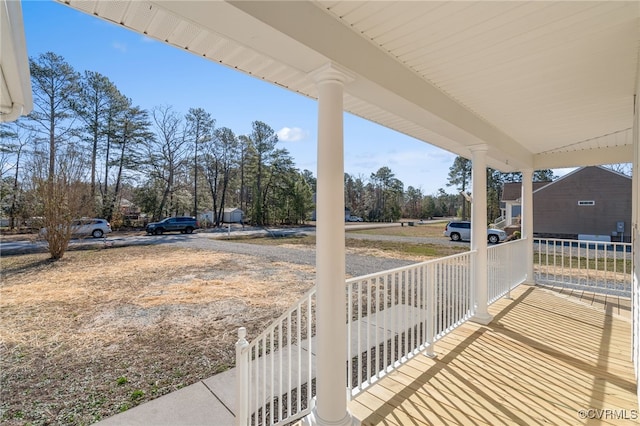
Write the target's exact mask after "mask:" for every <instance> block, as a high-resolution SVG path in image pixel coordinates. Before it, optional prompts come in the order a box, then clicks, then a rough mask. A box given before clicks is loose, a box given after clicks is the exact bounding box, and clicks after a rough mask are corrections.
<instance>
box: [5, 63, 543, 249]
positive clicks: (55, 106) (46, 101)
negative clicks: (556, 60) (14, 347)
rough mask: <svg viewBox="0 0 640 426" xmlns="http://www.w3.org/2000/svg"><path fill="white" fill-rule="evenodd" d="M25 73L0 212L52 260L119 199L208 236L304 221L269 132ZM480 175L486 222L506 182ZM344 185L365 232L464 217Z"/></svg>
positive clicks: (61, 74) (39, 72)
mask: <svg viewBox="0 0 640 426" xmlns="http://www.w3.org/2000/svg"><path fill="white" fill-rule="evenodd" d="M29 65H30V71H31V79H32V90H33V98H34V109H33V111H32V112H31V113H30V114H29V115H28V116H27V117H23V118H21V119H19V120H18V121H16V122H15V123H10V124H6V123H5V124H2V127H1V128H0V140H1V144H0V177H1V181H0V202H1V207H2V210H3V216H5V217H8V218H9V219H10V226H11V227H12V228H16V227H18V226H19V225H20V224H21V223H25V222H26V221H29V220H32V219H33V218H41V223H39V224H38V225H39V226H44V227H46V228H47V229H50V230H53V232H48V233H47V235H46V239H47V242H48V243H49V250H50V252H51V255H52V257H54V258H59V257H62V255H63V253H64V251H65V249H66V245H67V244H68V240H69V238H70V224H71V221H72V219H74V218H79V217H103V218H105V219H107V220H109V221H110V222H111V223H112V225H113V226H114V227H115V228H118V227H120V226H122V225H127V224H128V223H127V221H128V220H130V218H129V217H127V216H126V215H124V214H123V210H122V209H121V207H120V206H121V205H122V200H123V199H127V200H129V201H131V202H132V203H133V204H134V205H136V206H138V207H139V209H140V210H141V212H142V214H143V215H145V217H147V218H148V220H157V219H161V218H163V217H166V216H175V215H191V216H196V217H199V216H200V214H201V213H203V212H205V211H210V212H213V215H212V216H211V218H212V220H211V223H210V225H211V226H219V225H220V224H221V222H222V220H223V211H224V208H225V207H237V208H240V209H241V210H242V211H243V212H244V213H245V218H246V220H247V221H248V222H249V223H252V224H255V225H258V226H264V225H273V224H298V223H301V222H303V221H305V220H308V219H310V218H311V217H312V213H313V210H314V200H313V194H314V193H315V190H316V188H315V187H316V179H315V178H314V176H313V173H312V172H311V171H309V170H302V171H301V170H299V169H297V168H296V167H295V164H294V161H293V158H292V157H291V155H290V154H289V152H288V151H287V150H286V149H284V148H281V147H280V146H279V145H278V136H277V134H276V132H275V131H274V130H273V129H272V128H271V127H270V126H269V125H268V124H266V123H264V122H261V121H254V122H253V123H252V126H251V132H250V133H249V134H245V135H237V134H235V133H234V131H233V130H232V129H230V128H228V127H217V126H216V124H217V123H216V120H215V118H213V117H212V115H211V114H210V113H209V112H207V111H205V110H204V109H203V108H190V109H189V110H188V112H187V113H186V114H184V115H182V114H180V113H179V112H177V111H175V110H174V109H173V108H172V107H171V106H167V105H161V106H154V107H152V108H151V109H150V110H147V109H145V108H143V107H141V106H139V105H136V104H135V103H134V102H133V100H132V99H131V98H129V97H127V96H126V95H125V94H123V93H122V92H121V91H120V90H119V89H118V88H117V87H116V85H115V84H114V83H113V82H112V81H111V80H109V78H108V77H106V76H104V75H101V74H100V73H98V72H94V71H84V72H83V73H80V72H77V71H76V70H75V69H74V68H73V67H72V66H71V65H70V64H69V63H67V62H66V61H65V60H64V58H63V57H61V56H59V55H57V54H55V53H53V52H47V53H44V54H41V55H39V56H38V57H36V58H30V60H29ZM470 170H471V169H470V161H469V160H466V159H464V158H462V157H458V158H456V160H455V161H454V164H453V165H452V167H451V169H450V174H449V183H448V185H449V186H456V187H457V189H458V190H459V191H465V190H466V189H467V187H468V182H469V180H470V176H471V175H470V173H471V172H470ZM487 173H488V182H489V185H488V190H489V196H490V201H489V203H488V208H489V209H490V212H488V213H489V217H497V215H499V200H500V198H499V197H500V191H501V185H502V183H503V182H505V181H508V180H509V179H516V178H517V176H516V175H513V176H509V175H505V174H501V173H499V172H496V171H492V170H490V169H489V170H488V171H487ZM540 176H541V177H545V178H552V177H553V176H552V174H551V175H548V174H546V175H544V173H543V174H542V175H540ZM344 182H345V205H346V207H347V208H348V209H349V210H350V212H351V214H352V215H358V216H361V217H363V218H365V220H368V221H382V222H392V221H397V220H399V219H400V218H401V217H409V218H428V217H435V216H455V215H458V216H460V215H461V216H462V217H466V216H467V214H466V211H467V206H466V203H465V201H464V199H463V198H462V197H460V196H458V195H451V194H447V193H446V191H445V190H444V189H439V191H438V193H437V194H432V195H427V194H424V193H423V192H422V190H421V189H420V188H415V187H413V186H409V187H408V188H407V189H406V190H405V189H404V184H403V183H402V182H401V181H400V180H399V179H397V178H396V177H395V175H394V173H393V171H392V170H391V169H390V168H388V167H381V168H380V169H379V170H377V171H376V172H374V173H372V174H371V175H370V176H369V177H368V178H365V177H355V176H351V175H349V174H345V179H344Z"/></svg>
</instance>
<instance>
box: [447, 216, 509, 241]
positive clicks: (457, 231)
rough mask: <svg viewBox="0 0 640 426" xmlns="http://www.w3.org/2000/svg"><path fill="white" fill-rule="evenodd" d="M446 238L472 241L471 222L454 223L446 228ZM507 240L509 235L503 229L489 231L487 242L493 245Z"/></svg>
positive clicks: (450, 223) (448, 224) (490, 229)
mask: <svg viewBox="0 0 640 426" xmlns="http://www.w3.org/2000/svg"><path fill="white" fill-rule="evenodd" d="M444 236H445V237H449V238H451V241H461V240H464V241H471V222H467V221H452V222H449V223H447V226H446V227H445V228H444ZM505 239H507V233H506V232H504V231H503V230H501V229H492V228H489V229H487V240H488V241H489V242H490V243H491V244H497V243H498V241H504V240H505Z"/></svg>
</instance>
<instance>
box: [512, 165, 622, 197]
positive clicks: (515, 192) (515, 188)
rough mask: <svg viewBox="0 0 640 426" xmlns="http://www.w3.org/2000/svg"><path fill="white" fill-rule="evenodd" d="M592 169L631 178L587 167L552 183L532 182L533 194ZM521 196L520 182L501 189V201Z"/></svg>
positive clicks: (604, 168) (613, 171)
mask: <svg viewBox="0 0 640 426" xmlns="http://www.w3.org/2000/svg"><path fill="white" fill-rule="evenodd" d="M592 168H596V169H598V170H602V171H604V172H606V173H610V174H611V175H612V176H613V175H615V176H619V177H623V178H625V179H628V180H631V177H629V176H627V175H625V174H623V173H619V172H617V171H615V170H611V169H608V168H606V167H600V166H589V167H579V168H577V169H575V170H573V171H571V172H570V173H567V174H566V175H564V176H562V177H560V178H559V179H556V180H554V181H552V182H533V192H536V191H538V190H542V189H543V188H546V187H549V186H551V185H553V184H555V183H557V182H561V181H563V180H565V179H571V177H572V176H575V175H576V174H579V173H582V172H583V171H585V170H589V169H592ZM521 196H522V183H520V182H507V183H505V184H504V185H503V187H502V201H518V200H520V197H521Z"/></svg>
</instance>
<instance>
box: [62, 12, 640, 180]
mask: <svg viewBox="0 0 640 426" xmlns="http://www.w3.org/2000/svg"><path fill="white" fill-rule="evenodd" d="M58 1H61V2H63V3H66V4H68V5H70V6H71V7H74V8H76V9H79V10H82V11H84V12H87V13H89V14H92V15H95V16H98V17H101V18H104V19H106V20H108V21H111V22H113V23H116V24H117V25H119V26H124V27H127V28H130V29H133V30H135V31H137V32H140V33H143V34H146V35H147V36H149V37H152V38H155V39H157V40H161V41H163V42H165V43H168V44H171V45H173V46H176V47H178V48H181V49H185V50H188V51H189V52H192V53H194V54H196V55H198V56H201V57H202V58H204V59H207V60H211V61H214V62H216V63H220V64H223V65H226V66H229V67H231V68H234V69H236V70H239V71H242V72H244V73H247V74H250V75H252V76H255V77H256V78H260V79H263V80H265V81H268V82H272V83H274V84H276V85H279V86H281V87H283V88H286V89H288V90H291V91H294V92H298V93H300V94H302V95H304V96H309V97H312V98H315V97H317V89H316V85H315V83H314V81H313V78H312V74H313V72H314V71H316V70H318V69H320V68H321V67H323V66H325V65H326V64H327V63H332V64H335V65H337V66H338V67H340V68H342V69H344V70H345V71H346V72H347V73H348V75H349V76H350V79H349V80H348V81H347V82H346V83H345V94H344V108H345V109H346V110H347V111H349V112H351V113H353V114H356V115H358V116H361V117H364V118H365V119H368V120H371V121H374V122H377V123H380V124H382V125H384V126H387V127H389V128H392V129H395V130H397V131H399V132H402V133H405V134H407V135H410V136H412V137H414V138H416V139H418V140H421V141H424V142H428V143H430V144H433V145H435V146H438V147H441V148H443V149H446V150H448V151H450V152H452V153H455V154H458V155H461V156H464V157H466V158H470V156H471V154H470V147H472V146H475V145H478V144H486V145H487V147H488V153H487V165H488V166H489V167H492V168H495V169H498V170H501V171H504V172H509V171H517V170H521V169H524V168H528V169H532V170H538V169H547V168H558V167H575V166H584V165H595V164H608V163H617V162H628V161H629V158H632V155H633V142H632V121H633V108H634V102H633V99H634V94H635V93H636V90H637V82H638V56H639V55H638V49H639V46H640V26H639V25H638V20H639V18H640V7H639V6H638V2H637V1H626V2H625V1H620V2H618V1H616V2H563V1H561V2H484V1H465V2H456V1H451V2H439V1H424V2H391V1H389V2H385V1H360V2H354V1H349V0H344V1H313V0H312V1H295V2H290V1H225V2H223V1H208V2H205V1H170V0H167V1H155V0H153V1H149V0H135V1H134V0H123V1H118V2H114V1H111V0H96V1H84V0H83V1H80V0H58Z"/></svg>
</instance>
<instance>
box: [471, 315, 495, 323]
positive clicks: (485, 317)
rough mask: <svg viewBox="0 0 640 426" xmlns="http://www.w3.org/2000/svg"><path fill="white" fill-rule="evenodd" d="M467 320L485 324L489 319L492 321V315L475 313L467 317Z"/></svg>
mask: <svg viewBox="0 0 640 426" xmlns="http://www.w3.org/2000/svg"><path fill="white" fill-rule="evenodd" d="M469 321H473V322H477V323H478V324H482V325H487V324H489V323H490V322H491V321H493V315H489V314H475V315H474V316H472V317H471V318H469Z"/></svg>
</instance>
